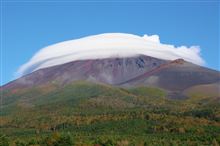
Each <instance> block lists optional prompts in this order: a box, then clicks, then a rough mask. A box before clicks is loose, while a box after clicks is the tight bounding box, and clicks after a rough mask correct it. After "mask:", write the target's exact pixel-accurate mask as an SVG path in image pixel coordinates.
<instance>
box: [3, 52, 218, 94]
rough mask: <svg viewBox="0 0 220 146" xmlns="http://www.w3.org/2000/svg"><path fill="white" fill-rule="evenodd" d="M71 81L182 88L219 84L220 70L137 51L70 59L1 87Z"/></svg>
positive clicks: (22, 86) (167, 88) (18, 87)
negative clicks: (93, 57) (136, 52)
mask: <svg viewBox="0 0 220 146" xmlns="http://www.w3.org/2000/svg"><path fill="white" fill-rule="evenodd" d="M74 81H89V82H94V83H103V84H109V85H113V86H120V87H125V88H129V87H136V86H152V87H159V88H162V89H165V90H168V91H176V92H182V91H184V90H186V89H188V88H191V87H193V86H197V85H202V84H216V85H219V81H220V73H219V72H218V71H215V70H211V69H208V68H205V67H201V66H198V65H195V64H192V63H189V62H187V61H184V60H183V59H177V60H173V61H169V60H162V59H158V58H154V57H150V56H145V55H138V56H135V57H125V58H106V59H89V60H81V61H80V60H79V61H73V62H69V63H66V64H62V65H57V66H53V67H48V68H43V69H39V70H37V71H35V72H33V73H30V74H28V75H25V76H23V77H21V78H19V79H17V80H15V81H12V82H10V83H8V84H6V85H4V86H3V87H2V88H3V89H4V90H12V89H20V88H27V87H36V86H41V85H44V84H50V83H56V84H58V85H60V86H63V85H66V84H69V83H71V82H74Z"/></svg>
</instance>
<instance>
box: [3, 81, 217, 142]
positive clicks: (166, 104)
mask: <svg viewBox="0 0 220 146" xmlns="http://www.w3.org/2000/svg"><path fill="white" fill-rule="evenodd" d="M166 96H167V93H166V92H165V91H163V90H160V89H156V88H151V87H137V88H132V89H122V88H117V87H111V86H107V85H101V84H92V83H86V82H77V83H74V84H70V85H67V86H64V87H58V86H57V85H56V84H50V85H45V86H44V87H35V88H29V89H23V90H18V91H4V92H3V106H2V109H1V115H0V133H1V134H0V146H8V145H12V146H71V145H84V146H87V145H88V146H90V145H91V146H130V145H134V146H136V145H140V146H145V145H147V146H148V145H155V146H160V145H161V146H162V145H168V146H170V145H192V146H194V145H198V146H201V145H213V146H218V145H219V143H220V101H219V98H217V97H209V96H207V97H206V96H204V97H202V98H198V97H194V96H193V97H189V98H187V99H181V100H176V99H168V98H166Z"/></svg>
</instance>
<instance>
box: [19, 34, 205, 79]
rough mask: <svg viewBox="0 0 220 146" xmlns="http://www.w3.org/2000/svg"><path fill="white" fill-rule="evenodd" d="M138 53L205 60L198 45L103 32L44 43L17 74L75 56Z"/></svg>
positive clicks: (92, 57) (71, 58) (92, 56)
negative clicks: (169, 42) (180, 44)
mask: <svg viewBox="0 0 220 146" xmlns="http://www.w3.org/2000/svg"><path fill="white" fill-rule="evenodd" d="M138 54H143V55H148V56H152V57H156V58H160V59H166V60H174V59H178V58H183V59H185V60H186V61H189V62H192V63H195V64H198V65H203V64H204V60H203V59H202V58H201V56H200V48H199V46H191V47H186V46H180V47H175V46H174V45H169V44H162V43H160V39H159V36H158V35H152V36H148V35H144V36H137V35H133V34H125V33H105V34H99V35H94V36H88V37H84V38H80V39H76V40H70V41H65V42H61V43H57V44H54V45H51V46H48V47H45V48H43V49H41V50H40V51H39V52H37V53H36V54H35V55H34V56H33V57H32V58H31V59H30V60H29V61H28V62H27V63H25V64H24V65H22V66H21V67H19V69H18V71H17V75H18V76H22V75H24V74H27V73H30V72H33V71H35V70H38V69H41V68H46V67H50V66H54V65H60V64H64V63H67V62H70V61H74V60H85V59H97V58H108V57H115V56H118V57H129V56H133V55H138Z"/></svg>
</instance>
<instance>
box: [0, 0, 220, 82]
mask: <svg viewBox="0 0 220 146" xmlns="http://www.w3.org/2000/svg"><path fill="white" fill-rule="evenodd" d="M1 8H2V9H1V12H2V13H1V20H2V21H1V27H2V30H1V32H2V35H1V36H2V37H1V47H2V48H1V49H2V55H1V57H2V58H1V60H2V62H1V67H2V75H1V76H2V80H1V85H2V84H5V83H7V82H9V81H11V80H13V79H14V74H15V72H16V71H17V69H18V68H19V66H21V65H22V64H24V63H26V62H27V61H28V60H29V59H30V58H31V57H32V56H33V55H34V54H35V53H36V52H37V51H38V50H39V49H41V48H42V47H45V46H48V45H51V44H54V43H57V42H61V41H65V40H70V39H75V38H80V37H84V36H87V35H94V34H99V33H107V32H123V33H132V34H136V35H143V34H148V35H152V34H157V35H159V36H160V41H161V42H162V43H166V44H173V45H175V46H181V45H186V46H191V45H199V46H200V47H201V54H202V55H201V56H202V57H203V59H204V60H205V61H206V66H207V67H210V68H213V69H216V70H220V65H219V64H220V61H219V55H220V52H219V50H220V47H219V2H217V1H200V2H195V1H194V2H192V1H191V2H180V1H179V2H173V1H169V2H152V1H151V2H144V1H139V2H128V1H127V2H125V1H124V2H122V1H121V2H95V1H93V2H79V1H78V2H71V1H66V2H60V1H59V2H39V1H38V2H37V1H35V2H30V1H29V2H24V1H23V2H13V1H3V2H2V7H1Z"/></svg>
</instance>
